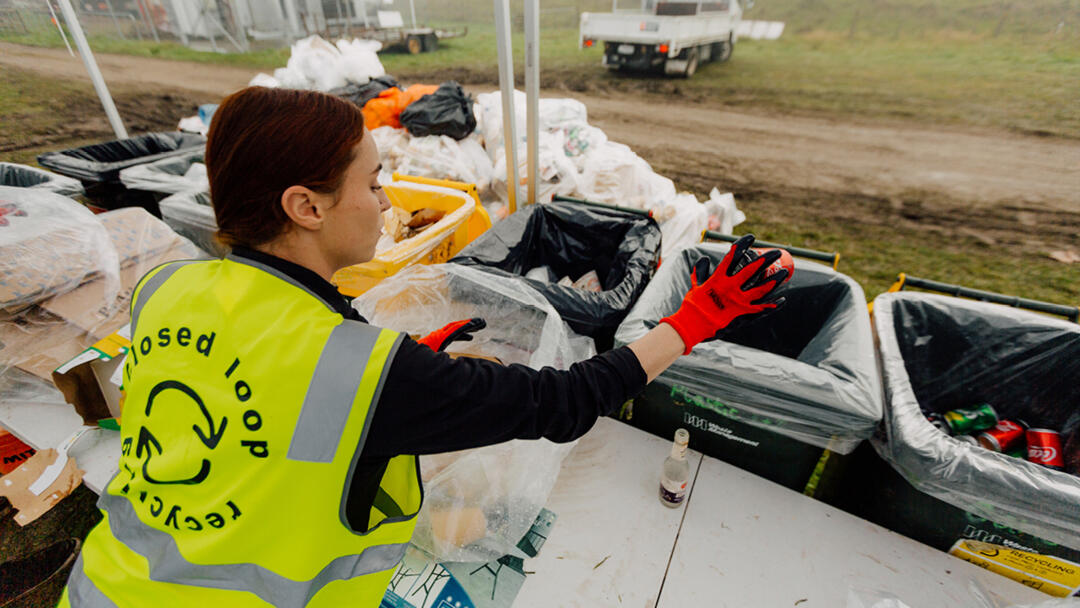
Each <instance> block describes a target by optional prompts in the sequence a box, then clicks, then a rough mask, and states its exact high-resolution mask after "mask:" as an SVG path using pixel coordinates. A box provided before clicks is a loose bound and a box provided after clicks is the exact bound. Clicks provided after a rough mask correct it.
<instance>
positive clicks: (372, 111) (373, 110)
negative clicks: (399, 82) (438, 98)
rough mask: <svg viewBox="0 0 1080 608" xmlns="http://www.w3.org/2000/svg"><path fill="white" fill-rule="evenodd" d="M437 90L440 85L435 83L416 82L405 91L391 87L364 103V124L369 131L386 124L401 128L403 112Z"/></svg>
mask: <svg viewBox="0 0 1080 608" xmlns="http://www.w3.org/2000/svg"><path fill="white" fill-rule="evenodd" d="M437 90H439V87H438V85H434V84H414V85H412V86H411V87H409V88H407V89H405V90H404V91H402V90H401V89H399V88H397V87H390V88H389V89H386V90H385V91H383V92H381V93H379V96H378V97H376V98H375V99H372V100H371V101H369V102H367V103H366V104H364V107H363V109H362V110H361V112H363V113H364V126H365V127H367V128H368V130H369V131H371V130H372V129H377V128H379V127H386V126H390V127H394V128H395V129H400V128H402V127H401V121H400V120H398V118H399V117H400V116H401V112H402V111H403V110H405V108H407V107H409V104H411V103H412V102H414V101H416V100H417V99H420V98H421V97H423V96H424V95H431V94H432V93H434V92H435V91H437Z"/></svg>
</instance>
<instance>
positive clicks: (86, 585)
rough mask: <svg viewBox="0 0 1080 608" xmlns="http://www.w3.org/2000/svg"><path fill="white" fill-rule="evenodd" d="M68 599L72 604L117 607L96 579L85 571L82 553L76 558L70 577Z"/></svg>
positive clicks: (92, 606)
mask: <svg viewBox="0 0 1080 608" xmlns="http://www.w3.org/2000/svg"><path fill="white" fill-rule="evenodd" d="M68 600H69V601H70V603H71V605H72V606H80V607H82V606H86V608H116V604H115V603H113V601H112V600H110V599H109V598H107V597H105V594H104V593H102V592H101V590H100V589H98V588H97V585H95V584H94V581H92V580H90V579H89V578H87V576H86V574H85V573H84V572H83V558H82V555H79V557H78V558H77V559H76V560H75V565H74V566H73V567H72V568H71V575H70V577H68Z"/></svg>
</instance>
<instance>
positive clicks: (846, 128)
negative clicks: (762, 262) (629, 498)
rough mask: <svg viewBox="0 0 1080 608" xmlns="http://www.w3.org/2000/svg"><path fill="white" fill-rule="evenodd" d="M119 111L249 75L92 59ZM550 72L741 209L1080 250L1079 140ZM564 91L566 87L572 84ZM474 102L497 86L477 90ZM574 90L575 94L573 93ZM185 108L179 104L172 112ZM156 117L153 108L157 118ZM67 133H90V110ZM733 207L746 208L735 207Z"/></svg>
mask: <svg viewBox="0 0 1080 608" xmlns="http://www.w3.org/2000/svg"><path fill="white" fill-rule="evenodd" d="M98 62H99V65H100V67H101V70H102V73H103V74H104V76H105V79H106V81H107V82H108V83H109V84H110V86H111V87H113V88H114V89H115V90H116V91H117V97H118V98H119V99H120V100H121V101H122V103H120V106H121V112H122V113H125V106H127V107H128V110H127V111H130V112H136V111H137V110H138V109H139V107H140V105H141V104H139V103H137V102H136V101H135V100H137V99H139V98H140V97H141V98H143V99H146V98H147V97H148V96H154V98H155V99H156V100H157V101H156V104H157V105H159V106H163V107H162V109H161V111H167V108H168V104H169V99H175V100H176V101H177V102H178V103H177V112H176V118H179V116H180V115H181V114H182V113H185V112H190V111H191V110H190V106H191V104H192V103H194V102H196V101H199V100H201V101H207V102H209V101H217V100H218V99H219V98H220V97H221V96H222V95H224V94H226V93H228V92H230V91H232V90H235V89H236V88H238V87H241V86H243V85H245V84H246V83H247V82H248V80H249V79H250V78H251V77H252V76H253V75H254V74H255V70H250V69H246V68H234V67H222V66H212V65H206V64H196V63H183V62H172V61H162V60H157V59H151V58H143V57H131V56H119V55H99V56H98ZM0 63H2V64H9V65H11V66H13V67H17V68H20V69H29V70H34V71H37V72H39V73H42V74H44V75H49V76H53V77H61V78H66V79H79V80H86V79H87V76H86V71H85V69H84V67H83V65H82V62H81V61H79V60H78V59H77V58H72V57H71V56H69V55H68V54H67V52H66V51H65V50H63V49H39V48H28V47H23V46H16V45H10V44H4V43H0ZM551 76H557V75H549V77H546V78H545V82H546V83H547V84H551V85H552V86H553V88H552V89H551V90H549V91H546V92H545V95H549V96H571V97H575V98H578V99H580V100H581V101H583V102H584V103H585V104H586V106H587V107H588V109H589V119H590V122H591V123H592V124H594V125H595V126H598V127H600V128H601V129H603V130H604V131H605V132H606V133H607V134H608V136H609V137H610V138H611V139H612V140H614V141H619V142H622V143H626V144H628V145H629V146H631V147H632V148H633V149H634V150H635V151H637V152H638V153H639V154H640V155H641V156H643V157H644V158H645V159H646V160H648V161H649V162H650V163H652V164H653V167H654V168H655V169H656V170H657V171H659V172H660V173H662V174H664V175H667V176H669V177H671V178H673V179H674V180H675V181H676V183H677V184H678V185H679V186H680V187H681V188H685V189H690V190H693V191H695V192H696V193H698V194H704V193H707V192H708V191H709V190H710V189H711V188H712V187H713V186H719V187H720V188H721V189H722V190H730V191H733V192H735V193H736V195H737V197H738V198H739V200H740V201H747V202H755V203H756V202H761V203H763V204H772V205H774V206H779V207H783V208H786V209H791V210H792V212H793V213H798V214H804V213H813V214H815V215H816V217H818V218H820V219H821V220H822V221H829V220H839V221H843V220H853V221H859V222H865V223H868V224H876V225H881V224H886V225H888V224H890V223H903V224H908V225H916V224H917V225H921V226H924V227H926V228H928V229H931V230H934V231H936V232H944V233H948V234H958V235H966V236H971V237H974V238H977V239H979V240H980V241H982V242H984V243H987V244H1008V243H1018V244H1022V245H1026V246H1037V247H1039V248H1040V249H1042V250H1048V249H1062V248H1065V249H1071V250H1074V251H1080V142H1078V141H1075V140H1068V139H1058V138H1040V137H1034V136H1024V135H1017V134H1014V133H1007V132H998V131H973V130H962V129H955V128H948V127H937V126H921V125H904V124H895V123H893V124H865V123H864V124H851V123H848V122H841V121H837V120H829V119H822V118H808V117H798V116H778V115H769V114H764V113H760V114H759V113H747V112H733V111H730V110H728V109H724V108H723V107H717V106H711V105H703V104H701V103H694V102H691V101H682V100H679V99H678V98H674V99H673V98H672V97H671V96H666V97H665V96H660V95H650V94H648V93H646V92H645V90H644V89H645V87H646V86H649V85H648V83H647V81H643V84H642V87H641V88H642V91H641V94H633V93H628V92H626V91H612V92H608V93H606V94H603V93H596V92H589V93H575V92H572V91H569V90H567V89H568V87H565V86H561V85H563V84H564V83H561V82H560V80H559V78H558V77H554V78H553V77H551ZM570 84H572V83H570ZM468 88H469V89H470V90H472V91H474V92H478V91H486V90H491V89H492V88H494V85H493V84H487V85H480V84H473V85H471V86H469V87H468ZM572 88H578V87H572ZM181 101H182V102H183V103H179V102H181ZM159 113H160V111H159ZM88 114H89V115H88V116H83V117H73V118H74V119H75V120H73V122H74V123H76V124H85V123H86V121H91V122H92V123H97V122H99V121H100V123H101V124H102V125H103V124H104V121H103V119H102V118H100V117H99V116H97V114H100V112H99V111H98V109H97V108H90V109H89V110H88ZM740 204H742V203H740Z"/></svg>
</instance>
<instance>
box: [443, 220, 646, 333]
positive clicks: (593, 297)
mask: <svg viewBox="0 0 1080 608" xmlns="http://www.w3.org/2000/svg"><path fill="white" fill-rule="evenodd" d="M660 238H661V237H660V230H659V228H657V226H656V222H654V221H653V220H652V219H650V218H648V217H645V216H640V215H632V214H629V213H625V212H621V211H613V210H608V209H601V208H598V207H590V206H586V205H579V204H576V203H565V202H557V203H551V204H547V205H530V206H528V207H526V208H524V209H522V210H520V211H518V212H516V213H514V214H513V215H511V216H510V217H508V218H506V219H505V220H503V221H501V222H499V223H498V224H496V225H495V226H494V227H492V229H491V230H488V231H487V232H486V233H484V234H482V235H481V236H480V237H479V238H477V239H476V240H475V241H473V242H472V243H471V244H470V245H469V246H467V247H466V248H465V249H463V250H462V251H461V253H460V254H459V255H458V256H457V257H456V258H454V259H453V260H451V261H452V262H454V263H457V264H467V265H475V266H479V267H480V268H482V269H483V270H484V271H486V272H491V273H493V274H495V275H497V276H500V277H513V278H514V280H515V281H518V282H522V283H524V284H528V285H529V286H530V287H531V288H533V289H535V290H537V291H538V292H539V293H541V294H543V296H544V297H545V298H547V300H548V301H549V302H551V304H552V305H553V306H554V307H555V309H556V310H558V311H559V314H560V315H562V318H563V319H564V320H565V321H566V322H567V323H568V324H569V325H570V327H571V328H573V330H574V331H576V332H578V333H580V334H582V335H588V336H591V337H594V338H596V339H597V340H598V341H600V342H602V343H605V342H606V343H610V341H611V339H612V336H613V334H614V331H615V328H616V327H618V326H619V323H620V322H621V321H622V319H623V318H624V317H625V316H626V314H627V313H628V312H629V311H630V308H631V307H632V306H633V305H634V302H636V301H637V299H638V296H639V295H640V294H641V293H642V291H644V290H645V285H646V284H647V283H648V282H649V278H650V277H651V276H652V273H653V271H655V269H656V265H657V261H658V260H659V255H660ZM540 266H547V267H549V268H551V269H552V270H553V271H554V272H555V274H556V275H558V276H569V277H570V278H571V279H573V280H576V279H578V278H580V277H581V276H582V275H584V274H585V273H587V272H589V271H590V270H595V271H596V272H597V274H598V275H599V278H600V283H601V291H600V292H599V293H594V292H591V291H584V290H581V289H575V288H573V287H567V286H564V285H559V284H554V283H543V282H540V281H536V280H533V279H529V278H525V277H524V276H521V275H524V274H526V273H527V272H529V271H530V270H532V269H534V268H537V267H540Z"/></svg>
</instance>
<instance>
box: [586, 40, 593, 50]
mask: <svg viewBox="0 0 1080 608" xmlns="http://www.w3.org/2000/svg"><path fill="white" fill-rule="evenodd" d="M592 45H593V41H592V40H591V39H586V40H585V47H586V48H588V47H590V46H592Z"/></svg>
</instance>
